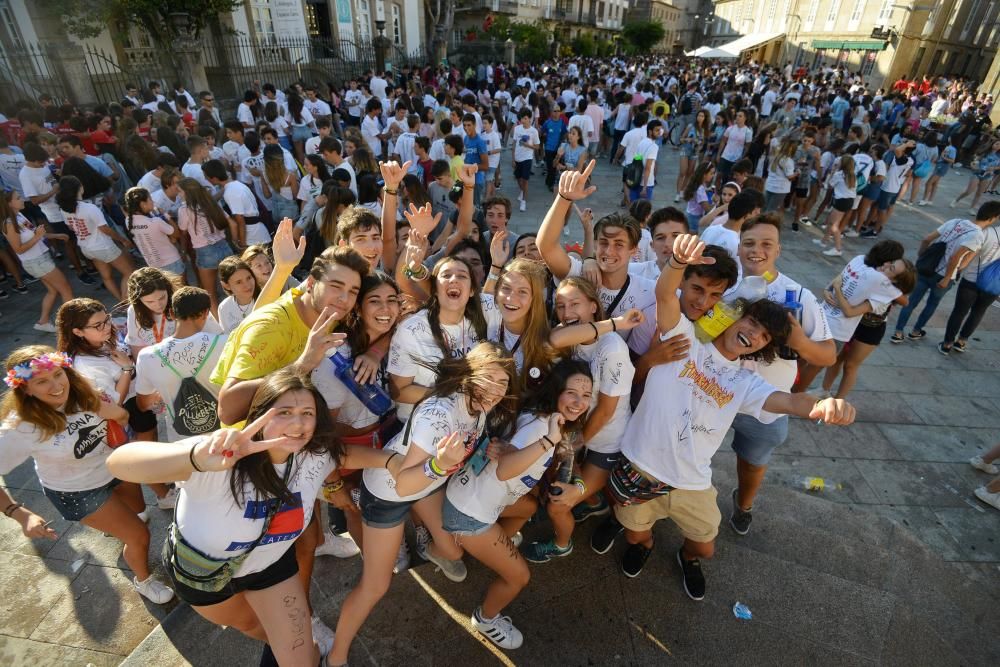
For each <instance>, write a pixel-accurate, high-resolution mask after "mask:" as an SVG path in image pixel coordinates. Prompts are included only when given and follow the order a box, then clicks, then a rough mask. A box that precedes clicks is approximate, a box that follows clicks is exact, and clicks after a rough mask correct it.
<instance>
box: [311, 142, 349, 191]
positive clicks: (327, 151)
mask: <svg viewBox="0 0 1000 667" xmlns="http://www.w3.org/2000/svg"><path fill="white" fill-rule="evenodd" d="M342 151H343V148H342V147H341V145H340V140H339V139H337V138H336V137H326V138H325V139H323V141H321V142H319V154H320V155H321V156H323V159H324V160H325V161H326V163H327V164H328V165H330V171H331V172H332V171H333V170H334V169H343V170H344V171H346V172H347V173H348V174H350V175H351V185H350V189H351V192H353V193H354V196H355V197H357V196H358V176H357V174H356V173H355V171H354V167H353V165H351V163H350V162H348V161H347V160H345V159H344V156H343V155H342Z"/></svg>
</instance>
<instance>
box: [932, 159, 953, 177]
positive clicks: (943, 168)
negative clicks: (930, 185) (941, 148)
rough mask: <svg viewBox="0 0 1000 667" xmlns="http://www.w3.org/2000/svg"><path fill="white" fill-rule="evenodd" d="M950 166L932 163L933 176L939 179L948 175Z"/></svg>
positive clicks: (943, 163)
mask: <svg viewBox="0 0 1000 667" xmlns="http://www.w3.org/2000/svg"><path fill="white" fill-rule="evenodd" d="M949 168H951V165H950V164H948V163H947V162H941V161H940V160H939V161H937V162H935V163H934V175H935V176H937V177H938V178H940V177H941V176H944V175H945V174H947V173H948V169H949Z"/></svg>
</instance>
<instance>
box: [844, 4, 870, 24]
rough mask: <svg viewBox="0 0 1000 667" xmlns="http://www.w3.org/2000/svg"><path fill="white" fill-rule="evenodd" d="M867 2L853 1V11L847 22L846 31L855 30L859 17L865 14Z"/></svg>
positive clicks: (859, 21) (859, 20)
mask: <svg viewBox="0 0 1000 667" xmlns="http://www.w3.org/2000/svg"><path fill="white" fill-rule="evenodd" d="M867 2H868V0H854V11H852V12H851V18H849V19H848V20H847V29H848V30H857V29H858V24H859V23H861V16H862V15H863V14H864V13H865V4H867Z"/></svg>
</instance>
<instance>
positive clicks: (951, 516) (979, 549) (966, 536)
mask: <svg viewBox="0 0 1000 667" xmlns="http://www.w3.org/2000/svg"><path fill="white" fill-rule="evenodd" d="M972 500H973V502H978V501H977V499H976V498H972ZM980 510H983V508H982V507H978V508H973V507H941V508H938V509H935V510H934V514H935V516H937V518H938V521H940V522H941V523H942V525H944V527H945V529H947V530H948V532H949V533H951V534H952V536H953V537H954V538H955V541H956V542H957V543H958V548H959V550H960V551H961V552H962V555H963V556H965V558H964V560H970V561H981V562H991V563H996V562H1000V512H997V511H996V510H994V509H993V508H992V507H986V508H985V510H983V511H980Z"/></svg>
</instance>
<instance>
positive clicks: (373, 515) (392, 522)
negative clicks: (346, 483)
mask: <svg viewBox="0 0 1000 667" xmlns="http://www.w3.org/2000/svg"><path fill="white" fill-rule="evenodd" d="M444 487H445V485H442V486H441V489H444ZM416 502H417V501H416V500H406V501H403V502H399V503H397V502H393V501H391V500H382V499H381V498H379V497H378V496H376V495H375V494H374V493H372V492H371V491H369V490H368V487H367V486H365V483H364V480H362V482H361V521H362V522H363V523H364V524H365V525H366V526H371V527H372V528H395V527H396V526H398V525H400V524H401V523H403V522H404V521H406V517H408V516H409V515H410V508H411V507H413V505H414V503H416Z"/></svg>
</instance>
